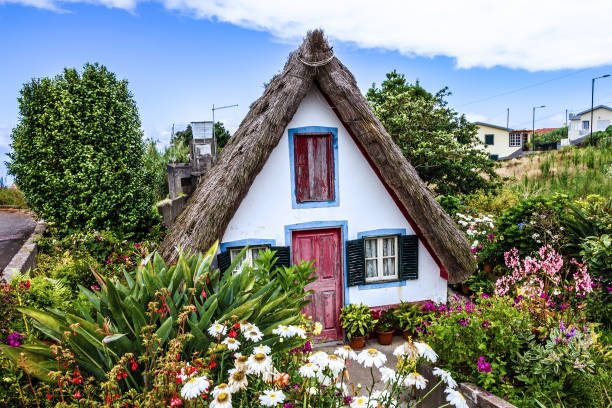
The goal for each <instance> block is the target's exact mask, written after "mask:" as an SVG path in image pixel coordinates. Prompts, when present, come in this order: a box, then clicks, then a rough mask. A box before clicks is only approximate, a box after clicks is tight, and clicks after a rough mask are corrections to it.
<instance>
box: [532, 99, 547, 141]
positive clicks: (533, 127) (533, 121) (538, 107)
mask: <svg viewBox="0 0 612 408" xmlns="http://www.w3.org/2000/svg"><path fill="white" fill-rule="evenodd" d="M545 107H546V105H542V106H534V107H533V115H532V117H531V121H532V122H531V143H532V144H533V143H534V141H535V111H536V109H540V108H545Z"/></svg>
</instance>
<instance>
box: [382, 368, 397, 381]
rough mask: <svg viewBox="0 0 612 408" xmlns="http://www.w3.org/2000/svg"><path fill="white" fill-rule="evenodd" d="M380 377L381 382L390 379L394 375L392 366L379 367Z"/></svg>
mask: <svg viewBox="0 0 612 408" xmlns="http://www.w3.org/2000/svg"><path fill="white" fill-rule="evenodd" d="M379 370H380V379H381V380H382V381H383V382H389V381H392V380H393V378H394V377H395V371H394V370H393V369H392V368H389V367H385V366H382V367H380V369H379Z"/></svg>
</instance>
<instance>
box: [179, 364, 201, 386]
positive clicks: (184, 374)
mask: <svg viewBox="0 0 612 408" xmlns="http://www.w3.org/2000/svg"><path fill="white" fill-rule="evenodd" d="M197 373H198V371H197V370H193V369H192V368H191V365H190V364H189V363H187V367H185V368H181V373H180V374H178V375H177V378H180V379H181V382H185V380H187V379H188V378H190V377H193V376H194V375H196V374H197Z"/></svg>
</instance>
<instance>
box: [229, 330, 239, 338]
mask: <svg viewBox="0 0 612 408" xmlns="http://www.w3.org/2000/svg"><path fill="white" fill-rule="evenodd" d="M227 335H228V337H231V338H232V339H234V338H236V336H237V335H238V333H236V331H234V329H232V330H230V332H229V333H228V334H227Z"/></svg>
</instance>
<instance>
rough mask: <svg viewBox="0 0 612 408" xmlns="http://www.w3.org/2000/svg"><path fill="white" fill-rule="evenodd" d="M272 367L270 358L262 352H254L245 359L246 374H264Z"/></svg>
mask: <svg viewBox="0 0 612 408" xmlns="http://www.w3.org/2000/svg"><path fill="white" fill-rule="evenodd" d="M271 368H272V360H271V359H270V357H268V356H266V355H265V354H264V353H255V354H253V355H251V357H249V359H248V361H247V374H255V375H260V374H265V373H266V372H268V371H270V370H271Z"/></svg>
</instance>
